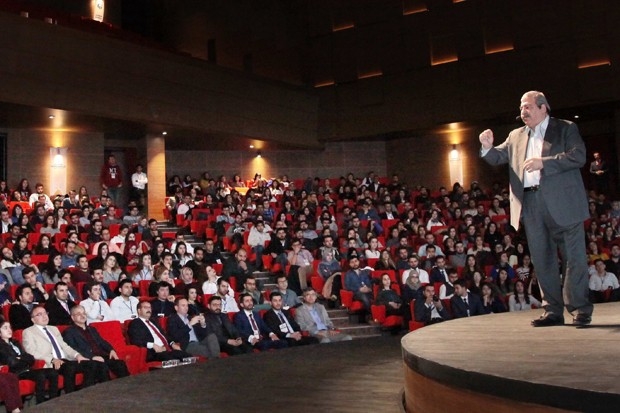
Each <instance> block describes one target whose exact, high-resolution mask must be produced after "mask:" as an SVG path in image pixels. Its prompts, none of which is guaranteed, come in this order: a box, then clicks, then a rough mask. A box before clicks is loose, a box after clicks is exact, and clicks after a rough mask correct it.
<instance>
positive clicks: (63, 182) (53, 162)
mask: <svg viewBox="0 0 620 413" xmlns="http://www.w3.org/2000/svg"><path fill="white" fill-rule="evenodd" d="M49 188H50V194H55V193H61V194H66V193H67V148H61V147H55V148H50V185H49Z"/></svg>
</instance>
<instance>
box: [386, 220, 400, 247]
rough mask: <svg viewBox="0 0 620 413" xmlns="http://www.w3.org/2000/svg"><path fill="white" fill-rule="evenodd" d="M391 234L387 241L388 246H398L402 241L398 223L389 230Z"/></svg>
mask: <svg viewBox="0 0 620 413" xmlns="http://www.w3.org/2000/svg"><path fill="white" fill-rule="evenodd" d="M389 231H390V232H389V235H388V237H387V239H386V241H385V247H386V248H394V247H397V246H398V244H399V243H400V232H399V231H398V227H397V226H396V225H394V226H392V227H391V228H390V230H389Z"/></svg>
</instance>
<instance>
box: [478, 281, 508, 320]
mask: <svg viewBox="0 0 620 413" xmlns="http://www.w3.org/2000/svg"><path fill="white" fill-rule="evenodd" d="M480 291H481V293H482V297H481V301H482V308H483V309H484V312H485V313H486V314H491V313H505V312H506V311H507V310H506V304H504V300H503V299H502V298H501V297H498V296H497V295H496V294H495V291H494V289H493V288H492V287H491V285H490V284H489V283H483V284H482V287H481V289H480Z"/></svg>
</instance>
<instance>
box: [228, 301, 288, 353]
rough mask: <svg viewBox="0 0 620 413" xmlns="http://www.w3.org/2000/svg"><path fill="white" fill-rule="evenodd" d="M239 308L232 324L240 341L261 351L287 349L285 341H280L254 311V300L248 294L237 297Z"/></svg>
mask: <svg viewBox="0 0 620 413" xmlns="http://www.w3.org/2000/svg"><path fill="white" fill-rule="evenodd" d="M239 306H240V307H241V311H239V312H238V313H236V314H235V317H234V323H235V327H236V328H237V330H238V331H239V334H240V335H241V339H242V340H244V341H246V342H248V343H249V344H250V345H252V346H253V347H254V348H256V349H259V350H261V351H264V350H269V349H281V348H285V347H288V345H287V343H286V341H284V340H280V339H279V338H278V336H277V335H276V334H275V333H274V332H273V331H271V330H270V329H269V327H267V325H266V324H265V323H264V322H263V320H262V318H261V317H260V315H259V313H258V311H255V310H254V300H253V298H252V296H251V295H250V294H247V293H243V294H241V295H240V296H239Z"/></svg>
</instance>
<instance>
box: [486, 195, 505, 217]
mask: <svg viewBox="0 0 620 413" xmlns="http://www.w3.org/2000/svg"><path fill="white" fill-rule="evenodd" d="M499 202H500V200H499V199H498V198H493V200H492V201H491V207H490V208H489V216H490V217H494V216H496V215H506V210H505V209H504V208H502V207H501V206H500V204H499Z"/></svg>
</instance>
